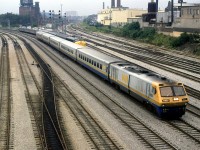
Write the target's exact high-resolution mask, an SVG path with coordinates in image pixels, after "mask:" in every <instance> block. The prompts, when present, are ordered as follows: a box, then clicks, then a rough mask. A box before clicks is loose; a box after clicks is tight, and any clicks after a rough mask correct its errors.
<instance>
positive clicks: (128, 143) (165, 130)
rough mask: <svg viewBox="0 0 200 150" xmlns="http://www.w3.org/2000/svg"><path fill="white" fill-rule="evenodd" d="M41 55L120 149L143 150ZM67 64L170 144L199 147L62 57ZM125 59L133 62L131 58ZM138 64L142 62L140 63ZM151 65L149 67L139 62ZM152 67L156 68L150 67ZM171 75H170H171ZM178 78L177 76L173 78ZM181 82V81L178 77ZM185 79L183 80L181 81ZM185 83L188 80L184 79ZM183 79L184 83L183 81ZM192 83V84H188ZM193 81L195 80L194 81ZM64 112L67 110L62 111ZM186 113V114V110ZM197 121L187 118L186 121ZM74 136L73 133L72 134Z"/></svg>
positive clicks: (138, 105)
mask: <svg viewBox="0 0 200 150" xmlns="http://www.w3.org/2000/svg"><path fill="white" fill-rule="evenodd" d="M38 52H39V53H40V54H41V56H42V57H44V58H45V60H46V61H47V62H48V64H49V65H50V66H51V67H52V69H53V70H54V71H55V72H59V76H60V77H61V78H62V80H63V82H65V83H66V84H68V85H69V87H70V88H71V89H72V90H73V92H74V93H75V94H76V95H77V96H78V97H79V98H80V99H82V103H84V105H85V106H86V107H87V109H90V111H91V112H93V114H94V116H95V117H96V118H98V120H99V121H100V122H101V124H102V125H103V126H104V127H106V128H107V129H108V131H109V133H110V134H111V135H112V136H113V137H115V138H116V139H117V141H118V142H119V143H121V144H122V146H123V147H124V149H145V147H144V146H143V144H142V143H141V142H140V141H138V139H137V138H136V137H135V136H134V134H131V133H130V131H129V130H127V128H126V127H125V126H123V125H122V124H121V123H120V122H119V121H118V120H116V119H115V118H114V117H113V116H112V115H111V114H110V112H108V111H107V110H106V109H105V108H104V107H103V106H102V105H101V104H99V102H97V101H96V99H95V98H94V97H93V96H91V95H90V94H89V93H88V92H87V91H86V90H85V89H84V88H82V87H81V86H80V85H79V84H78V83H77V82H76V81H74V79H73V78H71V77H70V76H68V75H67V74H66V73H65V72H64V71H63V70H62V69H61V68H60V67H58V66H57V64H55V63H54V62H53V61H52V60H51V59H49V58H48V57H47V56H46V54H43V52H41V51H39V50H38ZM64 59H65V61H66V62H67V64H69V65H72V66H73V67H74V68H75V69H76V70H77V71H79V72H80V73H81V74H82V75H84V76H86V77H87V78H88V79H90V80H91V81H92V82H93V83H94V84H95V85H96V86H98V87H99V88H100V89H101V90H103V91H104V92H106V93H107V94H108V95H109V96H110V97H112V98H113V99H115V100H116V101H117V102H118V103H120V104H121V105H122V106H123V107H124V108H126V109H127V110H129V111H130V112H131V113H133V114H134V115H136V116H137V117H138V118H140V119H141V120H142V121H143V122H145V123H146V124H147V125H148V126H150V127H151V128H153V129H154V130H156V131H157V132H158V133H159V134H160V135H162V136H163V137H165V138H166V139H168V141H170V142H171V143H173V144H174V145H176V146H177V147H178V148H179V149H199V147H198V146H197V145H195V142H194V141H192V140H190V139H187V137H184V136H183V135H182V133H180V132H179V131H177V130H176V129H174V128H172V127H171V126H170V125H169V124H168V123H167V121H162V120H160V119H159V118H157V117H156V116H155V115H154V114H152V113H150V112H149V111H147V110H146V109H145V108H144V107H143V106H141V105H140V104H139V103H138V102H135V100H134V99H133V98H131V97H130V96H127V95H126V94H122V93H120V92H119V91H117V90H115V89H114V88H113V87H111V86H110V85H108V83H107V82H105V81H104V80H102V79H100V78H98V77H96V75H95V74H92V73H90V72H89V71H88V70H86V69H84V68H82V67H80V66H79V65H77V64H76V63H74V62H73V61H71V60H69V59H68V58H64ZM127 59H129V61H132V62H135V61H134V60H131V59H130V58H127ZM141 64H142V63H141ZM143 65H145V66H148V67H149V68H151V66H149V65H146V64H143ZM152 69H156V68H152ZM171 76H172V77H174V76H173V75H171ZM177 78H178V79H179V78H180V77H177ZM182 81H185V80H182ZM185 82H186V81H185ZM187 82H189V81H187ZM187 82H186V83H187ZM192 84H193V83H192ZM194 84H197V83H194ZM66 113H67V112H66ZM186 114H187V113H186ZM187 115H188V117H190V118H192V117H193V116H192V115H190V114H189V113H188V114H187ZM188 121H191V122H193V123H194V124H195V123H197V120H195V119H191V120H188ZM75 136H76V135H75Z"/></svg>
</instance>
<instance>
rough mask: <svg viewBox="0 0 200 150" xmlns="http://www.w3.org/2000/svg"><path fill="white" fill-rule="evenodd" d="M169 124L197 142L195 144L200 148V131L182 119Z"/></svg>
mask: <svg viewBox="0 0 200 150" xmlns="http://www.w3.org/2000/svg"><path fill="white" fill-rule="evenodd" d="M169 124H170V125H171V126H173V127H174V128H176V129H177V130H179V131H181V132H182V133H184V135H183V136H187V137H188V138H191V139H192V140H194V141H195V143H196V144H197V145H198V146H199V147H200V130H199V129H197V128H195V127H193V126H192V125H190V124H189V123H187V122H186V121H184V120H182V119H180V120H173V121H170V122H169Z"/></svg>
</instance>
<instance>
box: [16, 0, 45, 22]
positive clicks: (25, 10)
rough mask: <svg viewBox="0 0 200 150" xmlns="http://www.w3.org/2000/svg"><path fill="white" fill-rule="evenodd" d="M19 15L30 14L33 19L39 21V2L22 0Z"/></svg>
mask: <svg viewBox="0 0 200 150" xmlns="http://www.w3.org/2000/svg"><path fill="white" fill-rule="evenodd" d="M19 15H20V16H29V17H30V20H32V21H34V20H35V21H39V20H40V19H41V14H40V6H39V2H35V5H33V0H20V7H19Z"/></svg>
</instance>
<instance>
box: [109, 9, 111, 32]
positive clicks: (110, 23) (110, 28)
mask: <svg viewBox="0 0 200 150" xmlns="http://www.w3.org/2000/svg"><path fill="white" fill-rule="evenodd" d="M109 12H110V27H109V28H110V30H111V21H112V19H111V13H112V10H110V11H109Z"/></svg>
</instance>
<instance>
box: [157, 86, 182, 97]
mask: <svg viewBox="0 0 200 150" xmlns="http://www.w3.org/2000/svg"><path fill="white" fill-rule="evenodd" d="M160 93H161V96H162V97H172V96H185V95H186V93H185V91H184V89H183V87H182V86H168V87H160Z"/></svg>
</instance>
